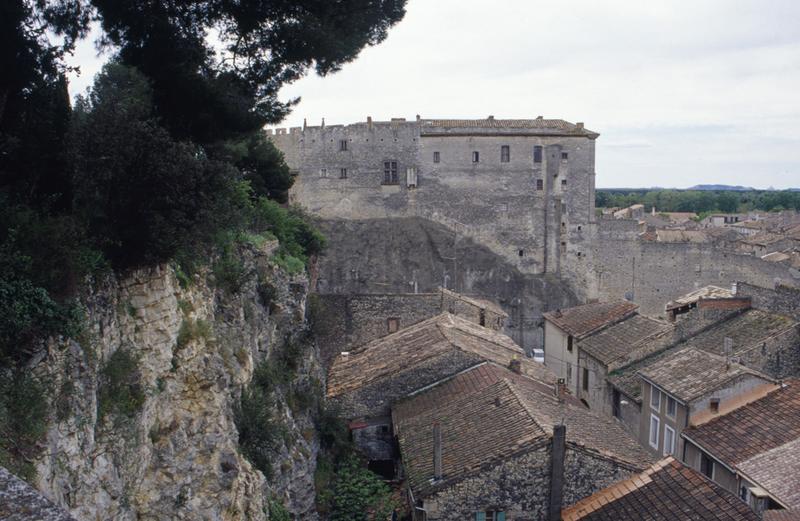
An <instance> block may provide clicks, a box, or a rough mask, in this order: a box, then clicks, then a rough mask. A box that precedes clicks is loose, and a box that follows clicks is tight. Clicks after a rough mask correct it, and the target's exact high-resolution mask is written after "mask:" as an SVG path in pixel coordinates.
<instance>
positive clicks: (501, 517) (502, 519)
mask: <svg viewBox="0 0 800 521" xmlns="http://www.w3.org/2000/svg"><path fill="white" fill-rule="evenodd" d="M497 521H506V513H505V512H498V513H497Z"/></svg>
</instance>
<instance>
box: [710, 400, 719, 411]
mask: <svg viewBox="0 0 800 521" xmlns="http://www.w3.org/2000/svg"><path fill="white" fill-rule="evenodd" d="M708 406H709V408H710V409H711V412H713V413H714V414H717V413H718V412H719V398H711V401H710V402H708Z"/></svg>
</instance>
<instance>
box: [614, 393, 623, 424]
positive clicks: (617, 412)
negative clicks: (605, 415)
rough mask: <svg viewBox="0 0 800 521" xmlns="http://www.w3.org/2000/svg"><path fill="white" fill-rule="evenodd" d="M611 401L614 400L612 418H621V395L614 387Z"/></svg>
mask: <svg viewBox="0 0 800 521" xmlns="http://www.w3.org/2000/svg"><path fill="white" fill-rule="evenodd" d="M612 401H613V402H614V418H622V396H620V394H619V391H618V390H616V389H614V391H613V392H612Z"/></svg>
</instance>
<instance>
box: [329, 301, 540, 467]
mask: <svg viewBox="0 0 800 521" xmlns="http://www.w3.org/2000/svg"><path fill="white" fill-rule="evenodd" d="M485 361H492V362H495V363H497V364H500V365H503V366H507V365H509V364H511V363H512V361H513V362H514V364H515V365H516V366H518V367H519V368H520V371H521V372H522V373H523V374H527V375H530V376H531V377H534V378H536V379H538V380H540V381H542V382H546V383H547V384H552V383H553V382H554V381H555V376H554V375H553V374H552V373H551V372H550V371H548V370H547V368H545V367H544V366H543V365H542V364H539V363H536V362H534V361H532V360H530V359H528V358H525V353H524V352H523V351H522V349H521V348H520V347H519V346H518V345H517V344H515V343H514V342H513V341H512V340H511V339H510V338H508V337H507V336H505V335H503V334H502V333H499V332H497V331H495V330H493V329H489V328H486V327H482V326H480V325H478V324H475V323H473V322H470V321H468V320H466V319H464V318H461V317H458V316H454V315H451V314H449V313H443V314H441V315H438V316H436V317H433V318H430V319H428V320H424V321H422V322H419V323H417V324H415V325H412V326H409V327H407V328H405V329H401V330H400V331H398V332H396V333H392V334H390V335H387V336H385V337H382V338H379V339H376V340H374V341H372V342H369V343H367V344H366V345H364V346H362V347H360V348H358V349H357V350H355V351H352V352H349V353H348V352H345V353H341V354H340V355H339V356H337V357H336V359H335V360H334V362H333V365H332V366H331V369H330V371H329V373H328V388H327V397H328V401H329V403H330V404H331V405H332V406H333V407H335V408H336V409H337V410H338V411H339V414H340V416H342V417H344V418H346V419H348V420H349V421H350V429H351V432H352V435H353V438H354V440H355V442H356V444H357V445H358V446H359V448H361V450H362V451H363V452H364V453H365V455H366V456H367V457H368V458H369V459H370V461H372V462H374V465H376V468H381V469H383V471H382V472H384V473H385V474H390V473H391V468H392V464H393V463H392V462H393V460H394V459H395V456H396V452H395V449H394V445H393V435H392V430H391V406H392V404H393V403H394V402H395V401H397V400H399V399H400V398H403V397H405V396H407V395H408V394H410V393H413V392H415V391H417V390H419V389H422V388H424V387H426V386H429V385H432V384H434V383H436V382H439V381H441V380H442V379H444V378H448V377H451V376H453V375H455V374H458V373H460V372H462V371H465V370H467V369H469V368H471V367H474V366H476V365H478V364H481V363H483V362H485Z"/></svg>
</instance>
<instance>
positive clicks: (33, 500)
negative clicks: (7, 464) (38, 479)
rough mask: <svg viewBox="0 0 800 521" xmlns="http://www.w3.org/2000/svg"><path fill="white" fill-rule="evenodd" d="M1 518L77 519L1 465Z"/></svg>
mask: <svg viewBox="0 0 800 521" xmlns="http://www.w3.org/2000/svg"><path fill="white" fill-rule="evenodd" d="M0 519H6V520H9V521H75V520H74V519H73V517H72V516H70V515H69V514H67V512H65V511H64V510H62V509H61V508H59V507H57V506H55V505H54V504H53V503H51V502H50V501H49V500H48V499H45V497H44V496H43V495H42V494H41V492H39V491H38V490H36V489H35V488H33V487H32V486H30V485H28V484H27V483H26V482H24V481H22V480H21V479H19V478H18V477H16V476H15V475H13V474H11V473H10V472H9V471H7V470H6V469H4V468H3V467H0Z"/></svg>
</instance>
